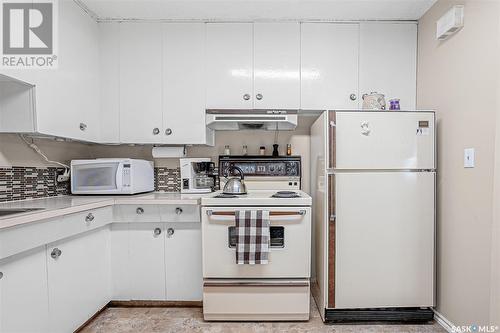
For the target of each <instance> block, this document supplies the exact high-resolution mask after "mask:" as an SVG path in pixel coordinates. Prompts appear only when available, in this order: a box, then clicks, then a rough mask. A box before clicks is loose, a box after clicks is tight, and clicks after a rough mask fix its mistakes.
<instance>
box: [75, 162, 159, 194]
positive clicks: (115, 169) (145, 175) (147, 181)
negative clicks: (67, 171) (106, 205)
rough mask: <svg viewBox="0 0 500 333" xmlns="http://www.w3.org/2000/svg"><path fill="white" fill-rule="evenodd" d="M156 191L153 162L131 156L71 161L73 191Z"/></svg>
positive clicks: (106, 192) (115, 192)
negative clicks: (131, 157)
mask: <svg viewBox="0 0 500 333" xmlns="http://www.w3.org/2000/svg"><path fill="white" fill-rule="evenodd" d="M151 191H154V167H153V162H151V161H145V160H135V159H130V158H116V159H111V158H98V159H94V160H72V161H71V193H73V194H136V193H143V192H151Z"/></svg>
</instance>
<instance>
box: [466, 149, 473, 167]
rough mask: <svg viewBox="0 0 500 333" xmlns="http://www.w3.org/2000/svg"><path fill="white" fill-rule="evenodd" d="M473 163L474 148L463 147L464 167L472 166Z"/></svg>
mask: <svg viewBox="0 0 500 333" xmlns="http://www.w3.org/2000/svg"><path fill="white" fill-rule="evenodd" d="M474 164H475V150H474V148H466V149H464V168H473V167H474Z"/></svg>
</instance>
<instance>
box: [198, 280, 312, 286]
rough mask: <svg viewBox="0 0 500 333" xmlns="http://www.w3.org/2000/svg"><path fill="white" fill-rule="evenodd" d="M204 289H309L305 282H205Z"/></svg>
mask: <svg viewBox="0 0 500 333" xmlns="http://www.w3.org/2000/svg"><path fill="white" fill-rule="evenodd" d="M203 287H309V283H308V282H305V281H288V282H281V281H280V282H254V281H252V282H233V281H229V282H219V281H217V282H208V281H207V282H204V283H203Z"/></svg>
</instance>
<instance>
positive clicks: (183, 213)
mask: <svg viewBox="0 0 500 333" xmlns="http://www.w3.org/2000/svg"><path fill="white" fill-rule="evenodd" d="M160 215H161V221H162V222H199V221H200V206H199V205H162V206H160Z"/></svg>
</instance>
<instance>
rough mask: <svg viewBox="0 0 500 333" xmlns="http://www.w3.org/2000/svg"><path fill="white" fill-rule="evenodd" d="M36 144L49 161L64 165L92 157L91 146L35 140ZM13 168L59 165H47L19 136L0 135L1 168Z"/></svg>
mask: <svg viewBox="0 0 500 333" xmlns="http://www.w3.org/2000/svg"><path fill="white" fill-rule="evenodd" d="M35 144H36V145H38V146H39V148H40V149H41V150H42V151H43V152H44V153H45V154H46V155H47V157H48V158H49V159H51V160H55V161H58V162H62V163H69V162H70V161H71V159H77V158H89V157H90V156H91V152H90V150H89V148H90V146H89V145H86V144H81V143H75V142H57V141H54V140H47V139H35ZM12 166H29V167H47V166H57V165H54V164H49V163H46V162H45V161H44V160H43V158H41V157H40V156H39V155H38V154H36V153H35V152H34V151H33V150H32V149H31V148H29V147H28V146H27V145H26V144H25V143H24V142H23V141H22V140H21V139H20V138H19V136H17V135H15V134H0V167H12Z"/></svg>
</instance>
